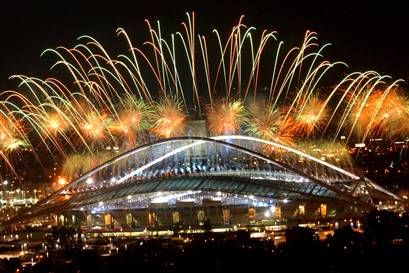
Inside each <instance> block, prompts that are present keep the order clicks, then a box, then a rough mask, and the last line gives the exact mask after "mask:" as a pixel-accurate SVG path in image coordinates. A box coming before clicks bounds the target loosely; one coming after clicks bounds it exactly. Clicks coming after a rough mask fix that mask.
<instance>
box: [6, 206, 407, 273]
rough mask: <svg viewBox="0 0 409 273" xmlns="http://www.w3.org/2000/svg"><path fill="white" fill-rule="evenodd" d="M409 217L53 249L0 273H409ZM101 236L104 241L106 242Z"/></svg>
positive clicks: (374, 217)
mask: <svg viewBox="0 0 409 273" xmlns="http://www.w3.org/2000/svg"><path fill="white" fill-rule="evenodd" d="M408 230H409V217H408V216H407V215H401V216H399V215H397V214H393V213H389V212H376V213H373V214H371V215H369V217H368V222H367V226H366V231H365V232H364V233H358V232H354V231H353V230H352V229H351V228H350V227H349V226H346V227H343V228H341V229H339V230H336V232H335V234H334V236H332V237H330V238H328V239H326V240H323V241H319V240H317V239H316V236H314V232H313V231H312V230H310V229H308V228H300V227H293V228H290V229H288V230H287V232H286V237H287V243H285V244H281V245H279V246H274V244H273V242H272V241H271V240H262V239H251V238H250V237H249V234H248V233H247V232H232V233H223V234H213V233H211V232H208V233H206V234H203V235H200V236H195V237H191V238H190V239H189V238H184V239H183V238H182V239H179V238H168V239H163V238H162V239H160V238H153V239H152V238H150V239H140V240H132V241H118V239H116V241H109V242H105V243H115V244H116V245H117V246H118V248H116V247H114V248H113V251H111V254H110V255H101V253H102V252H101V251H100V250H98V249H80V248H78V247H76V246H74V245H73V246H72V247H70V248H68V247H67V249H64V250H58V251H57V250H49V254H48V258H46V257H45V258H44V259H43V260H41V261H40V262H38V263H36V264H35V265H33V266H23V264H22V263H21V262H20V261H19V260H3V261H1V263H0V272H56V273H65V272H67V273H68V272H70V273H71V272H258V273H259V272H326V273H328V272H406V269H407V267H408V262H409V232H408ZM104 240H105V239H101V242H100V243H101V245H104Z"/></svg>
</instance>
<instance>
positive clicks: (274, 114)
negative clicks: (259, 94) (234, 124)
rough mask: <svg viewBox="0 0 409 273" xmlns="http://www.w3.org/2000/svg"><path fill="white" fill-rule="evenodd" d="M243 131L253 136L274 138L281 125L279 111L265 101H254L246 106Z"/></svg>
mask: <svg viewBox="0 0 409 273" xmlns="http://www.w3.org/2000/svg"><path fill="white" fill-rule="evenodd" d="M248 112H249V115H248V118H247V119H246V129H245V131H246V132H247V133H248V134H250V135H252V136H255V137H259V138H263V139H267V140H274V139H275V138H277V136H278V133H279V131H280V127H281V121H282V119H281V117H280V111H279V109H277V108H273V107H272V106H271V105H269V104H267V105H266V103H257V102H254V103H252V104H250V106H249V108H248Z"/></svg>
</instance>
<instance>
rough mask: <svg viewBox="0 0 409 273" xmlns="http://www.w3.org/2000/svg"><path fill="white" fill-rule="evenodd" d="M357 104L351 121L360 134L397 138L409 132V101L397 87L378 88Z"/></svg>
mask: <svg viewBox="0 0 409 273" xmlns="http://www.w3.org/2000/svg"><path fill="white" fill-rule="evenodd" d="M365 97H366V98H367V99H366V100H365V98H363V99H361V100H360V101H359V102H357V103H356V104H355V107H354V109H353V114H352V115H351V120H350V122H351V123H352V124H354V123H355V126H354V129H355V132H356V133H357V134H358V135H360V136H361V135H363V136H364V137H365V136H369V135H371V136H381V137H385V138H396V137H399V136H404V135H407V134H408V132H409V109H408V105H409V101H408V99H407V98H406V97H404V96H402V95H400V94H399V93H398V91H397V90H396V89H394V90H391V91H389V92H385V91H381V90H377V91H374V92H372V93H370V94H369V96H365Z"/></svg>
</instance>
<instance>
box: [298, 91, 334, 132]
mask: <svg viewBox="0 0 409 273" xmlns="http://www.w3.org/2000/svg"><path fill="white" fill-rule="evenodd" d="M327 118H328V113H327V111H326V108H325V103H324V102H323V101H321V100H320V99H319V98H318V97H317V96H313V97H311V98H309V99H308V100H307V101H306V102H305V103H303V104H302V105H301V107H300V109H299V110H298V112H297V113H296V119H295V122H296V124H295V126H296V131H298V133H299V134H301V135H304V136H308V135H310V134H312V133H313V132H314V131H315V130H317V129H318V130H319V129H321V128H322V127H323V125H324V124H325V122H326V120H327Z"/></svg>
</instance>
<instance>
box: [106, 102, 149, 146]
mask: <svg viewBox="0 0 409 273" xmlns="http://www.w3.org/2000/svg"><path fill="white" fill-rule="evenodd" d="M121 108H122V111H121V113H120V114H119V120H118V121H116V122H115V123H113V124H112V126H111V129H112V130H113V132H114V133H115V134H116V135H119V136H122V137H124V138H126V139H127V140H128V141H129V142H130V143H131V144H135V143H136V142H137V137H138V135H139V133H140V132H142V131H145V130H147V129H149V127H150V125H151V120H152V109H151V107H149V106H148V105H147V104H146V103H144V102H143V101H141V100H139V99H137V98H135V97H134V96H131V95H127V96H126V97H125V98H124V99H123V100H122V101H121Z"/></svg>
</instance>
